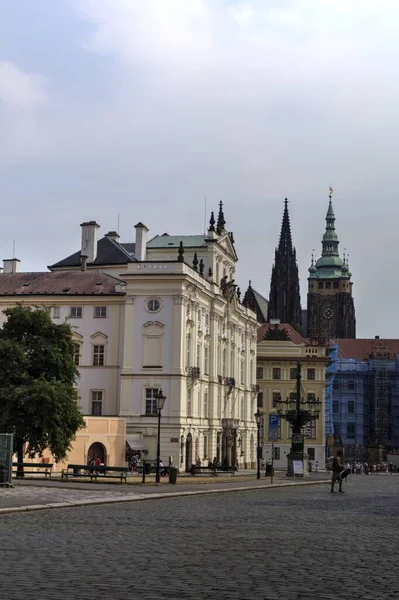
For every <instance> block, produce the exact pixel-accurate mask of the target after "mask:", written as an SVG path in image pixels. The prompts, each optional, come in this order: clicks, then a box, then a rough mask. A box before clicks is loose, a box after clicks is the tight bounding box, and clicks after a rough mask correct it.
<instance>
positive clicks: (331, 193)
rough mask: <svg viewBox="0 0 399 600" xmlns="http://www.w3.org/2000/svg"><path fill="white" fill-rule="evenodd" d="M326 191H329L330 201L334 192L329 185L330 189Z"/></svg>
mask: <svg viewBox="0 0 399 600" xmlns="http://www.w3.org/2000/svg"><path fill="white" fill-rule="evenodd" d="M328 191H329V194H328V195H329V196H330V200H331V198H332V195H333V193H334V190H333V189H332V187H331V185H330V187H329V188H328Z"/></svg>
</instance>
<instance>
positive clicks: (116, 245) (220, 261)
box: [0, 203, 257, 470]
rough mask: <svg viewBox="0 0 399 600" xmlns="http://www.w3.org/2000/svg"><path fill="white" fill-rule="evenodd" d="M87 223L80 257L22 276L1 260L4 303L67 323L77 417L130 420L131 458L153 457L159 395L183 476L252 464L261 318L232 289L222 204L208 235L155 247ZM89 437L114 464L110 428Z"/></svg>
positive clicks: (164, 444) (168, 445)
mask: <svg viewBox="0 0 399 600" xmlns="http://www.w3.org/2000/svg"><path fill="white" fill-rule="evenodd" d="M81 227H82V243H81V249H80V250H79V251H77V252H76V253H74V254H72V255H71V256H69V257H67V258H65V259H63V260H61V261H59V262H57V263H55V264H53V265H51V266H50V267H49V269H50V272H49V273H23V272H18V266H19V265H18V262H19V261H17V260H16V259H14V260H12V261H11V260H9V261H4V269H3V273H2V274H1V275H0V305H2V306H3V307H6V306H12V305H13V304H15V303H16V302H21V301H22V302H24V303H25V304H27V305H29V306H32V307H33V306H39V307H44V308H45V309H46V310H49V311H51V314H52V317H53V319H54V320H57V319H64V318H68V319H69V322H70V323H71V325H72V326H73V328H74V337H75V340H76V348H77V351H76V356H75V361H76V364H77V366H78V368H79V371H80V374H81V377H80V380H79V381H78V384H77V385H78V388H77V398H78V401H79V402H80V405H81V408H82V412H83V414H84V415H88V416H89V415H90V416H91V418H94V417H95V418H97V419H99V418H100V417H101V418H102V419H103V420H104V421H106V420H107V419H108V421H110V420H112V419H114V420H115V419H122V420H123V421H125V422H126V442H127V445H128V446H129V447H130V449H131V450H133V451H137V452H140V453H142V452H145V453H148V458H149V459H154V458H155V455H156V440H157V438H156V433H157V429H156V405H155V396H156V394H157V392H158V390H159V389H161V388H162V390H163V393H164V395H165V396H166V403H165V407H164V409H163V411H162V426H161V457H162V459H163V460H164V461H166V460H167V458H168V457H169V456H172V457H173V462H174V464H176V465H177V466H178V467H179V468H180V470H186V469H187V470H188V469H190V467H191V464H192V463H193V462H195V461H196V460H198V459H200V460H201V461H202V462H204V461H206V460H208V459H213V458H214V457H217V458H218V460H220V462H224V463H225V464H229V465H237V466H238V467H239V468H240V467H241V468H243V467H250V466H254V464H255V461H256V423H255V420H254V413H255V411H256V396H257V392H256V389H257V388H256V343H257V320H256V315H255V313H254V312H253V311H252V310H251V309H250V308H249V307H247V306H245V305H244V304H243V303H241V301H240V290H239V289H238V288H237V286H236V284H235V283H234V279H235V270H236V263H237V260H238V258H237V254H236V250H235V244H234V238H233V234H232V233H230V232H228V231H227V230H226V224H225V218H224V213H223V206H222V203H220V206H219V213H218V216H217V219H215V217H214V214H213V213H212V215H211V219H210V222H209V228H208V232H207V233H206V234H205V235H189V236H179V235H177V236H171V235H168V234H163V235H161V236H155V237H154V238H152V239H150V240H148V239H147V233H148V229H147V227H146V226H145V225H143V224H142V223H138V224H137V225H136V227H135V228H136V240H135V243H121V242H120V241H119V236H118V234H117V233H116V232H114V231H113V232H112V231H111V232H109V233H108V234H106V235H105V236H104V237H103V238H101V239H99V240H97V231H98V228H99V226H98V224H97V223H96V222H94V221H89V222H86V223H83V224H82V226H81ZM107 431H108V433H109V430H107ZM118 431H120V430H118ZM111 437H112V436H111ZM89 441H90V443H98V444H99V446H97V447H98V448H99V447H101V446H102V448H103V455H104V457H105V458H106V459H108V464H112V463H114V464H115V463H116V462H118V460H119V458H118V460H116V458H115V457H111V454H112V452H113V450H112V447H111V445H110V436H107V433H106V430H105V429H103V431H102V434H101V436H100V437H99V439H98V440H97V441H96V442H93V438H90V440H89ZM89 441H87V442H86V444H85V446H84V450H82V452H83V453H84V456H81V457H80V460H84V462H86V460H87V454H88V448H89V446H88V444H89ZM118 452H119V455H120V451H118ZM123 458H124V457H123Z"/></svg>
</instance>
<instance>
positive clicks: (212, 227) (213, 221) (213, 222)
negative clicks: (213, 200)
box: [208, 211, 215, 231]
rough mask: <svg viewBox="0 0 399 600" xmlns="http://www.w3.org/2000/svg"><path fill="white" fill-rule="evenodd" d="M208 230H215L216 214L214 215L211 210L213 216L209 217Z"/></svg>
mask: <svg viewBox="0 0 399 600" xmlns="http://www.w3.org/2000/svg"><path fill="white" fill-rule="evenodd" d="M208 231H215V215H214V213H213V211H212V212H211V218H210V219H209V229H208Z"/></svg>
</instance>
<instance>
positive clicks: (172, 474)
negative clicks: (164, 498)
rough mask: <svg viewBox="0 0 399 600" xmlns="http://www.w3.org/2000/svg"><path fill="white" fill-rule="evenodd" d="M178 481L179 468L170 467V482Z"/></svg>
mask: <svg viewBox="0 0 399 600" xmlns="http://www.w3.org/2000/svg"><path fill="white" fill-rule="evenodd" d="M176 481H177V468H176V467H169V483H173V484H175V483H176Z"/></svg>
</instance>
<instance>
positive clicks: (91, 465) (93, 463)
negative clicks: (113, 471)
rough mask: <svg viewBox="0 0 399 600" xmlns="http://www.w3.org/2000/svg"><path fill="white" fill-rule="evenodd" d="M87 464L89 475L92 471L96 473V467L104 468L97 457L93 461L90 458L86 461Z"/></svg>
mask: <svg viewBox="0 0 399 600" xmlns="http://www.w3.org/2000/svg"><path fill="white" fill-rule="evenodd" d="M87 464H88V466H89V472H90V473H94V471H96V472H97V473H98V467H105V464H104V463H103V461H102V460H101V458H100V457H99V456H97V458H95V459H94V458H92V457H90V458H89V460H88V461H87Z"/></svg>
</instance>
